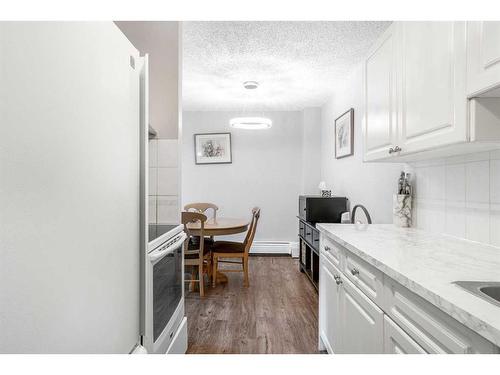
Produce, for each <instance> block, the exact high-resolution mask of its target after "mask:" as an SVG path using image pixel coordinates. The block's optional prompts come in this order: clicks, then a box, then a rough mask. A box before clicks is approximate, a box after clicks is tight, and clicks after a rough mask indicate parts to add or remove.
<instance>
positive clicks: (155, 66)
mask: <svg viewBox="0 0 500 375" xmlns="http://www.w3.org/2000/svg"><path fill="white" fill-rule="evenodd" d="M115 23H116V24H117V26H118V27H119V28H120V29H121V30H122V32H123V33H124V34H125V36H126V37H127V38H128V39H129V40H130V41H131V42H132V44H133V45H134V46H135V48H137V49H138V50H139V51H140V52H141V54H144V53H148V54H149V74H150V75H149V77H150V78H149V89H150V92H149V106H150V111H149V119H150V123H151V126H152V127H153V128H155V129H156V131H157V132H158V137H159V138H167V139H169V138H177V136H178V128H179V120H180V119H179V103H180V100H181V99H180V98H181V95H180V93H179V85H180V82H181V81H180V78H181V77H180V74H179V71H180V69H179V64H180V58H179V57H180V56H179V54H180V50H181V48H180V43H181V41H180V38H181V33H180V32H179V27H180V23H179V22H176V21H117V22H115ZM181 71H182V70H181Z"/></svg>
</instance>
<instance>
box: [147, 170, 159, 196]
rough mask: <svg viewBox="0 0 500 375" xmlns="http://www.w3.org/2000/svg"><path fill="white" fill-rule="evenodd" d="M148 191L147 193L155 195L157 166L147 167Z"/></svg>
mask: <svg viewBox="0 0 500 375" xmlns="http://www.w3.org/2000/svg"><path fill="white" fill-rule="evenodd" d="M148 179H149V181H148V191H149V193H148V194H149V195H157V193H158V168H149V173H148Z"/></svg>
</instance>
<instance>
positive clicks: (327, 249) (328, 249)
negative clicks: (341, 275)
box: [320, 234, 344, 270]
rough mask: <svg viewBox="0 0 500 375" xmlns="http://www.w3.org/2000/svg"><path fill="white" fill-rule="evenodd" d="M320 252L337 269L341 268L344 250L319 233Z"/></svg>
mask: <svg viewBox="0 0 500 375" xmlns="http://www.w3.org/2000/svg"><path fill="white" fill-rule="evenodd" d="M320 252H321V254H323V255H324V256H325V258H326V259H328V260H329V261H330V262H332V264H333V265H334V266H335V267H337V268H338V269H340V270H341V269H342V267H341V265H342V264H343V263H344V262H343V257H344V250H343V249H342V247H340V246H339V245H337V243H336V242H335V241H332V240H331V239H329V238H328V237H327V236H325V235H324V234H321V239H320Z"/></svg>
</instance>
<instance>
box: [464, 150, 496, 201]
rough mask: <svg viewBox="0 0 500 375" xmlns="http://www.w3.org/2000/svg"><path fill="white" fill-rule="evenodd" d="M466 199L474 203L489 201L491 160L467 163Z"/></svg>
mask: <svg viewBox="0 0 500 375" xmlns="http://www.w3.org/2000/svg"><path fill="white" fill-rule="evenodd" d="M465 201H466V202H474V203H489V201H490V162H489V160H485V161H477V162H470V163H466V164H465Z"/></svg>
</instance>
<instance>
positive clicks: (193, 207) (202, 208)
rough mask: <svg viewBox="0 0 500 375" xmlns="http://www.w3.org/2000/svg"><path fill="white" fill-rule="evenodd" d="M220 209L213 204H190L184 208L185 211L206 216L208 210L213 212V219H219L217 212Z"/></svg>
mask: <svg viewBox="0 0 500 375" xmlns="http://www.w3.org/2000/svg"><path fill="white" fill-rule="evenodd" d="M218 209H219V207H217V206H216V205H215V204H213V203H189V204H186V205H185V206H184V211H194V212H199V213H200V214H205V215H206V212H207V211H208V210H212V211H213V216H212V217H213V218H214V219H216V218H217V210H218Z"/></svg>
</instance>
